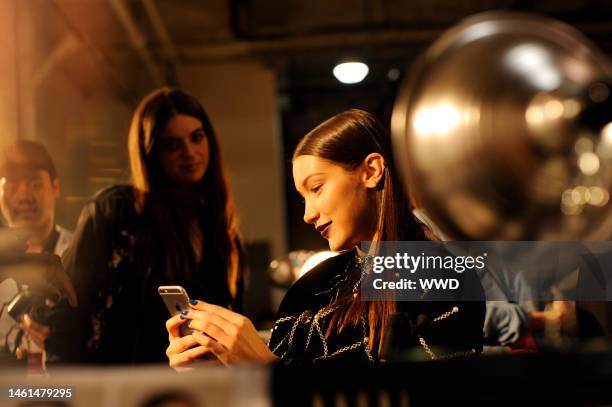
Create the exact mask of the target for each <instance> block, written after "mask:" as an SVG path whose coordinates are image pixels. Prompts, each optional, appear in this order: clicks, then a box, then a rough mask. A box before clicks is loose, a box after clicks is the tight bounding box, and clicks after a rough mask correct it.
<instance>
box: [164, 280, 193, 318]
mask: <svg viewBox="0 0 612 407" xmlns="http://www.w3.org/2000/svg"><path fill="white" fill-rule="evenodd" d="M157 292H158V293H159V295H161V297H162V300H164V304H166V308H168V312H170V315H171V316H175V315H178V314H180V313H181V310H183V309H187V308H189V295H187V291H185V289H184V288H183V287H181V286H180V285H162V286H159V287H158V288H157Z"/></svg>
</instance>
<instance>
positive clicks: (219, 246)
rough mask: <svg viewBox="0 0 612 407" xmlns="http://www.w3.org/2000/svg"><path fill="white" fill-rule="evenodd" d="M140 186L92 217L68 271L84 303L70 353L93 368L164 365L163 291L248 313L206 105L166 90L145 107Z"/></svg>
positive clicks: (120, 193)
mask: <svg viewBox="0 0 612 407" xmlns="http://www.w3.org/2000/svg"><path fill="white" fill-rule="evenodd" d="M128 146H129V155H130V164H131V175H132V182H131V185H124V186H114V187H111V188H109V189H107V190H104V191H102V192H101V193H99V194H98V195H97V197H96V198H95V199H94V200H93V201H91V202H90V203H89V204H88V205H86V207H85V208H84V209H83V212H82V214H81V218H80V219H79V223H78V226H77V230H76V232H75V241H74V244H73V246H72V247H71V249H70V250H69V252H68V254H67V256H66V259H65V265H66V268H67V271H68V273H69V274H70V276H71V278H72V279H73V282H74V285H75V287H76V289H77V291H78V296H79V298H83V299H84V303H83V304H82V306H81V307H80V309H79V311H80V314H79V315H78V316H77V317H75V318H74V320H75V321H76V323H75V324H74V327H73V331H74V332H72V334H71V335H70V337H71V338H74V340H75V341H76V342H77V343H76V344H72V345H71V348H72V349H69V350H68V351H67V353H68V354H70V353H73V352H75V351H79V353H78V354H77V355H74V356H73V357H71V358H70V359H75V360H77V361H80V362H89V363H144V362H161V361H163V360H164V358H165V356H164V351H165V348H166V345H167V340H168V338H167V335H166V333H165V332H164V330H163V322H164V321H165V320H166V318H167V316H168V311H167V310H166V308H165V306H164V303H163V301H162V300H161V299H160V297H159V295H158V293H157V288H158V286H161V285H181V286H183V287H185V289H186V290H187V292H189V293H190V294H191V295H193V296H196V297H198V298H203V299H205V300H206V301H208V302H211V303H213V304H218V305H222V306H224V307H228V308H230V309H232V310H238V311H239V310H240V305H241V300H242V284H243V272H242V270H243V264H242V261H241V250H240V244H239V241H238V237H237V229H236V226H235V218H234V207H233V202H232V199H231V195H230V192H229V189H228V184H227V181H226V177H225V171H224V169H223V164H222V160H221V155H220V151H219V146H218V143H217V138H216V136H215V132H214V130H213V128H212V125H211V123H210V120H209V119H208V116H207V115H206V113H205V112H204V109H203V108H202V106H201V105H200V103H199V102H198V101H197V100H196V99H195V98H194V97H192V96H191V95H189V94H187V93H185V92H182V91H180V90H177V89H170V88H162V89H158V90H156V91H154V92H153V93H151V94H149V95H148V96H146V97H145V98H144V99H143V100H142V101H141V103H140V104H139V105H138V107H137V108H136V111H135V113H134V116H133V119H132V125H131V128H130V133H129V137H128Z"/></svg>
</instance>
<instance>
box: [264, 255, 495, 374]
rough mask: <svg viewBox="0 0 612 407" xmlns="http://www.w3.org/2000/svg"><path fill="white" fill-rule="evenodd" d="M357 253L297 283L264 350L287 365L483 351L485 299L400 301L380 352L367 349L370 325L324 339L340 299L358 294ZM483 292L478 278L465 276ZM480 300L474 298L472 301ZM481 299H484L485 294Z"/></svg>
mask: <svg viewBox="0 0 612 407" xmlns="http://www.w3.org/2000/svg"><path fill="white" fill-rule="evenodd" d="M355 254H356V253H355V250H351V251H348V252H345V253H342V254H340V255H338V256H336V257H332V258H331V259H328V260H326V261H324V262H323V263H321V264H319V265H318V266H317V267H315V268H314V269H313V270H311V271H309V272H308V273H307V274H305V275H304V276H303V277H302V278H300V279H299V280H298V281H296V282H295V284H294V285H293V286H292V287H291V288H290V289H289V291H288V292H287V294H286V296H285V298H284V299H283V301H282V303H281V306H280V308H279V312H278V319H277V321H276V324H275V326H274V327H273V328H272V335H271V338H270V341H269V343H268V346H269V347H270V349H271V350H272V352H274V354H275V355H276V356H278V357H280V358H281V360H282V361H283V362H284V363H285V364H287V365H308V364H319V363H324V362H342V363H344V362H350V363H355V362H357V363H359V362H365V363H378V362H380V361H381V360H393V359H396V360H400V359H401V360H406V359H410V360H423V359H442V358H453V357H464V356H476V355H479V354H480V353H481V352H482V343H483V334H482V332H483V323H484V317H485V302H484V301H461V299H460V297H461V296H460V295H459V296H458V298H457V299H453V298H445V299H444V300H443V301H441V300H436V299H432V298H428V297H425V298H423V299H422V300H421V301H398V302H397V304H396V308H397V312H396V314H393V315H392V316H391V318H390V320H389V321H388V323H387V327H388V328H387V332H386V335H385V337H386V339H385V342H386V343H384V346H383V352H382V354H381V355H379V354H378V352H377V348H376V349H374V350H370V349H369V347H368V336H369V326H368V321H367V316H365V315H363V316H362V318H361V322H360V324H358V325H357V326H351V327H347V328H345V329H344V330H342V332H341V333H339V334H337V333H333V334H331V335H329V336H328V335H326V333H327V327H328V323H329V321H330V318H331V315H332V312H333V311H334V306H333V303H334V301H335V299H336V298H337V297H338V295H339V294H340V295H344V294H346V293H347V292H349V293H350V292H356V290H359V288H360V283H361V278H362V271H361V267H355V258H356V256H355ZM462 279H463V280H468V279H469V280H470V281H469V284H471V285H472V287H471V288H472V292H471V298H472V299H473V298H475V297H474V291H473V290H474V289H476V290H478V291H479V292H481V293H482V287H481V286H480V282H479V281H478V278H477V276H475V275H470V274H468V273H465V275H464V276H462ZM476 298H478V296H477V297H476ZM480 298H483V299H484V294H482V296H481V297H480Z"/></svg>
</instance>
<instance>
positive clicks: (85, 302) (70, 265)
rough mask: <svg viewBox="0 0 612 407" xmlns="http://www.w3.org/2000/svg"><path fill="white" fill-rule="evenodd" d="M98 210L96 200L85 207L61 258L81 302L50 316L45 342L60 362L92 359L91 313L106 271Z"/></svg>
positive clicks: (53, 358) (52, 355) (52, 357)
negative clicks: (89, 347) (89, 343)
mask: <svg viewBox="0 0 612 407" xmlns="http://www.w3.org/2000/svg"><path fill="white" fill-rule="evenodd" d="M96 211H97V208H96V203H95V202H94V201H92V202H89V203H88V204H87V205H86V206H85V207H84V208H83V210H82V211H81V215H80V217H79V221H78V223H77V227H76V230H75V233H74V238H73V240H72V244H71V245H70V247H69V248H68V250H67V251H66V253H65V254H64V257H63V259H62V261H63V264H64V268H65V269H66V273H67V274H68V276H69V277H70V280H71V281H72V282H73V285H74V287H75V290H76V293H77V297H78V299H79V306H78V308H77V309H76V310H75V309H70V308H68V307H65V306H64V307H61V306H60V307H58V310H57V311H56V312H54V313H53V315H52V316H51V318H50V326H51V333H50V335H49V338H48V339H47V342H46V345H47V350H48V353H49V354H50V357H51V359H52V360H55V361H58V362H68V363H71V362H87V361H90V355H89V352H88V350H87V343H88V341H89V339H90V338H91V337H92V334H93V332H92V321H91V317H92V315H93V313H94V308H95V304H96V299H97V298H98V296H97V295H96V293H97V289H98V288H99V285H100V281H101V278H102V277H103V276H104V275H105V273H106V269H105V261H104V260H103V258H102V255H101V254H102V252H103V247H102V246H103V245H104V241H105V239H103V237H102V236H104V235H103V234H102V233H103V231H101V230H100V228H101V225H100V224H99V221H97V217H98V214H97V213H96Z"/></svg>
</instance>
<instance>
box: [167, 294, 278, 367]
mask: <svg viewBox="0 0 612 407" xmlns="http://www.w3.org/2000/svg"><path fill="white" fill-rule="evenodd" d="M183 323H187V324H188V326H189V328H190V329H191V330H192V333H191V334H190V335H187V336H184V337H180V332H179V327H180V325H182V324H183ZM166 328H167V330H168V334H169V340H170V345H169V346H168V349H167V352H166V355H167V356H168V359H169V362H170V366H171V367H172V368H174V369H176V370H177V371H181V370H183V369H184V368H185V367H188V366H189V365H190V364H192V363H193V362H194V361H195V360H196V359H197V358H198V357H200V356H203V355H206V354H212V355H214V356H215V357H216V358H217V359H218V360H219V361H220V362H221V363H223V364H224V365H234V364H246V363H251V364H252V363H272V362H274V361H276V360H277V359H278V357H277V356H276V355H274V354H273V353H272V352H271V351H270V349H268V346H267V345H266V344H265V343H264V342H263V341H262V340H261V338H260V337H259V335H258V334H257V331H256V330H255V327H254V326H253V323H252V322H251V321H250V320H249V319H248V318H246V317H245V316H243V315H240V314H237V313H235V312H232V311H230V310H228V309H226V308H223V307H219V306H217V305H212V304H207V303H205V302H203V301H193V302H190V308H189V309H188V310H183V312H182V313H181V314H180V315H177V316H175V317H172V318H170V319H169V320H168V321H167V323H166ZM194 346H195V347H194Z"/></svg>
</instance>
